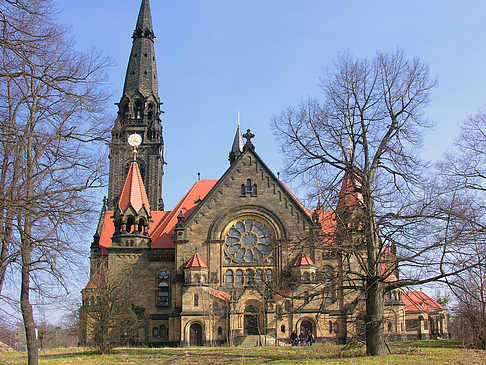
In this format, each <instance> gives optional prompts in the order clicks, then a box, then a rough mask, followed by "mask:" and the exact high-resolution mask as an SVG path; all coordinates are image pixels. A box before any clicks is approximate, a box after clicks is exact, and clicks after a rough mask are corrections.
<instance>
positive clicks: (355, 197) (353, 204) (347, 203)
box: [337, 172, 363, 211]
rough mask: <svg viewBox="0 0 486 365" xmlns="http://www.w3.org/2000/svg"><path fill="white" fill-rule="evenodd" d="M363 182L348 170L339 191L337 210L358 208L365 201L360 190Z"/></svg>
mask: <svg viewBox="0 0 486 365" xmlns="http://www.w3.org/2000/svg"><path fill="white" fill-rule="evenodd" d="M360 190H361V183H360V182H359V180H358V179H357V178H354V179H353V178H352V177H351V175H350V174H349V173H348V172H346V173H345V174H344V178H343V184H342V186H341V191H340V192H339V197H338V204H337V210H338V211H339V210H343V209H345V208H347V209H351V210H353V209H356V208H358V207H359V206H360V205H361V204H362V203H363V194H362V193H361V192H360Z"/></svg>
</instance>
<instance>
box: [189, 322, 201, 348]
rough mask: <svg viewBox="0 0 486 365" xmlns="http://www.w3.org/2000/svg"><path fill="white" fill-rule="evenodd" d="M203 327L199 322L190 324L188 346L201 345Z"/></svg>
mask: <svg viewBox="0 0 486 365" xmlns="http://www.w3.org/2000/svg"><path fill="white" fill-rule="evenodd" d="M202 344H203V329H202V327H201V325H200V324H199V323H193V324H191V327H190V328H189V346H202Z"/></svg>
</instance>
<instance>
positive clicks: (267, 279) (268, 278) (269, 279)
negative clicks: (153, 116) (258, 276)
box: [265, 269, 272, 282]
mask: <svg viewBox="0 0 486 365" xmlns="http://www.w3.org/2000/svg"><path fill="white" fill-rule="evenodd" d="M265 274H266V276H265V280H266V281H267V282H270V281H272V270H271V269H267V271H266V272H265Z"/></svg>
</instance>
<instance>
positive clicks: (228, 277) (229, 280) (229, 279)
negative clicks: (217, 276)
mask: <svg viewBox="0 0 486 365" xmlns="http://www.w3.org/2000/svg"><path fill="white" fill-rule="evenodd" d="M226 282H227V283H228V284H232V283H233V271H231V270H226Z"/></svg>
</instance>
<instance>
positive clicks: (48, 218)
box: [0, 0, 108, 364]
mask: <svg viewBox="0 0 486 365" xmlns="http://www.w3.org/2000/svg"><path fill="white" fill-rule="evenodd" d="M53 12H54V8H53V4H52V3H51V2H50V1H38V0H18V1H7V2H4V3H2V4H1V5H0V16H1V19H0V26H1V31H2V46H3V47H2V50H1V56H0V99H1V100H2V102H1V103H0V105H1V106H0V138H1V139H0V144H1V145H0V153H1V155H2V165H1V167H0V196H1V198H0V223H1V232H0V233H1V238H2V241H1V244H2V247H1V256H0V257H1V265H0V291H1V290H2V289H3V285H4V283H5V278H6V276H5V273H6V272H7V268H8V267H10V268H11V271H12V272H13V275H12V276H11V278H10V279H11V280H16V278H17V277H19V276H20V307H21V312H22V316H23V319H24V324H25V331H26V338H27V348H28V350H29V364H36V363H37V362H38V355H37V341H36V338H35V330H34V314H33V309H32V305H31V293H32V291H34V290H35V291H36V292H37V293H38V294H39V295H40V296H42V297H46V296H47V295H51V294H52V291H50V289H51V285H54V286H57V285H58V284H60V285H61V286H62V285H63V284H64V276H63V270H64V269H66V265H70V264H72V263H73V262H76V261H75V258H76V245H74V244H73V240H76V232H79V227H83V226H84V225H85V224H86V220H87V219H88V218H89V214H90V213H91V210H92V209H91V204H92V202H91V200H90V195H89V194H88V191H90V190H92V189H93V188H96V187H98V186H101V185H102V184H103V182H102V177H103V174H104V165H103V163H102V159H101V157H102V156H99V155H97V154H96V153H94V152H93V148H95V147H93V146H89V145H88V144H87V143H86V142H89V141H101V140H102V139H103V138H104V136H105V135H106V131H107V128H106V127H105V122H104V121H103V118H102V110H103V109H102V107H103V105H104V102H105V101H106V100H107V95H106V94H105V93H104V92H103V91H102V90H103V88H102V87H101V86H102V82H103V80H104V79H105V73H104V71H105V69H106V67H107V65H108V63H107V61H106V59H104V58H103V57H101V55H100V54H98V53H96V52H90V53H86V54H82V53H79V52H76V51H74V50H73V47H72V44H71V41H70V40H69V39H68V30H67V29H66V28H64V27H63V26H60V25H59V24H57V23H56V22H55V21H54V17H53ZM16 272H20V275H16V274H15V273H16ZM66 289H67V288H66Z"/></svg>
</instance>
